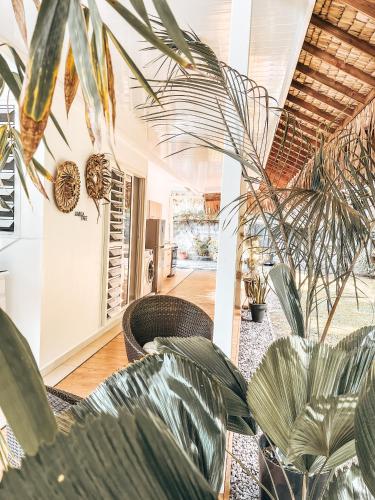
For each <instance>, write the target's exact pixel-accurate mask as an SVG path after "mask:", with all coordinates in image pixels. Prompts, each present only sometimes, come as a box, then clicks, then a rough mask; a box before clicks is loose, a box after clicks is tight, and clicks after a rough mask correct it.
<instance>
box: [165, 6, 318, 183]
mask: <svg viewBox="0 0 375 500" xmlns="http://www.w3.org/2000/svg"><path fill="white" fill-rule="evenodd" d="M249 1H251V0H249ZM169 3H170V5H171V7H172V9H173V12H174V13H175V15H176V17H177V20H178V21H179V23H180V25H181V26H182V27H186V26H188V27H189V26H190V27H191V28H192V29H193V30H194V31H195V32H196V33H197V34H198V35H199V37H200V38H202V39H203V40H204V41H205V42H207V43H208V44H209V45H210V46H211V47H212V48H213V49H214V50H215V51H216V53H217V54H218V56H219V58H220V59H221V60H223V61H227V59H228V53H229V43H230V16H231V5H232V0H205V1H204V2H202V0H189V1H186V0H169ZM314 3H315V1H314V0H252V18H251V36H250V56H249V77H250V78H252V79H253V80H255V81H256V82H257V83H258V84H260V85H263V86H265V87H266V88H267V89H268V91H269V93H270V95H272V96H273V97H275V98H276V99H277V101H278V102H279V104H281V105H282V104H283V103H284V100H285V97H286V95H287V92H288V89H289V86H290V82H291V79H292V76H293V73H294V69H295V66H296V63H297V60H298V56H299V53H300V50H301V46H302V43H303V40H304V37H305V33H306V29H307V26H308V23H309V20H310V17H311V13H312V9H313V6H314ZM246 46H247V41H246V40H244V50H246ZM276 124H277V117H276V115H275V119H274V123H273V124H272V123H271V126H270V129H271V130H272V126H274V127H276ZM178 149H179V148H178V145H175V144H166V145H164V147H163V148H162V149H161V153H162V155H163V157H166V156H167V155H169V154H171V153H173V152H174V151H176V150H178ZM167 163H168V167H169V169H171V170H172V171H173V172H175V173H176V175H178V176H181V177H183V178H184V179H189V181H190V183H191V185H193V187H195V189H196V190H197V191H200V192H210V191H211V192H213V191H220V187H221V164H222V157H221V155H219V154H217V153H214V152H210V151H208V150H203V149H200V150H193V151H187V152H184V153H181V154H178V155H174V156H172V157H171V158H170V159H167Z"/></svg>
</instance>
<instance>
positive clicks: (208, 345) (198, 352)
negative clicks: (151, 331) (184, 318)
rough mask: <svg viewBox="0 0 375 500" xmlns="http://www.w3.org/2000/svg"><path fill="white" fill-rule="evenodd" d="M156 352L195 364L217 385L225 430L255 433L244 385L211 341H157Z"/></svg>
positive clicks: (245, 385) (188, 339) (171, 338)
mask: <svg viewBox="0 0 375 500" xmlns="http://www.w3.org/2000/svg"><path fill="white" fill-rule="evenodd" d="M154 345H155V348H156V350H157V351H158V352H162V353H164V352H173V353H176V354H178V355H181V356H185V357H187V358H188V359H190V360H192V361H194V362H195V363H197V365H199V366H200V367H201V368H202V369H204V370H205V371H207V372H208V373H209V374H210V375H211V376H213V377H214V378H215V380H216V381H217V382H218V383H219V385H220V388H221V392H222V395H223V398H224V403H225V407H226V410H227V414H228V430H231V431H234V432H240V433H241V434H253V433H254V432H256V423H255V421H254V420H253V419H252V418H251V416H250V412H249V408H248V406H247V403H246V390H247V382H246V380H245V379H244V377H243V375H242V374H241V372H240V371H239V370H238V369H237V368H236V367H235V366H234V365H233V363H232V362H231V361H230V360H229V359H228V358H227V356H225V354H224V353H223V352H222V351H221V350H220V349H219V348H218V347H217V346H216V345H215V344H213V343H212V342H211V341H210V340H208V339H205V338H203V337H187V338H177V337H158V338H156V339H155V340H154Z"/></svg>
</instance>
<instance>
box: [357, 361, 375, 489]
mask: <svg viewBox="0 0 375 500" xmlns="http://www.w3.org/2000/svg"><path fill="white" fill-rule="evenodd" d="M354 434H355V440H356V450H357V456H358V462H359V466H360V468H361V471H362V475H363V479H364V481H365V483H366V485H367V487H368V489H369V490H370V491H371V493H372V494H373V495H374V496H375V454H374V450H375V364H373V365H372V368H371V370H370V371H369V372H368V376H367V380H366V382H365V383H364V385H363V387H362V390H361V393H360V397H359V401H358V406H357V411H356V414H355V420H354Z"/></svg>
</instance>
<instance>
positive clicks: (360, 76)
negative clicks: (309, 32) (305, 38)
mask: <svg viewBox="0 0 375 500" xmlns="http://www.w3.org/2000/svg"><path fill="white" fill-rule="evenodd" d="M302 49H303V50H305V51H306V52H308V53H309V54H311V55H312V56H315V57H318V58H319V59H320V60H321V61H324V62H326V63H328V64H329V65H330V66H334V67H335V68H337V69H339V70H340V71H343V72H344V73H346V74H347V75H350V76H352V77H353V78H356V79H357V80H360V81H362V82H363V83H366V84H367V85H370V86H371V87H375V78H374V77H373V76H371V75H370V74H369V73H366V72H365V71H362V70H361V69H359V68H356V67H355V66H353V65H352V64H348V63H346V62H344V61H343V60H342V59H338V58H337V57H335V56H333V55H332V54H330V53H329V52H327V51H326V50H323V49H320V48H319V47H317V46H316V45H312V44H311V43H308V42H303V45H302Z"/></svg>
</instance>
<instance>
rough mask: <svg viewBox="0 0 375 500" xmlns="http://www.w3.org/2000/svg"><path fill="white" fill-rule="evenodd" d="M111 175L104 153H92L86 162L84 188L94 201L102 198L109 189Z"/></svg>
mask: <svg viewBox="0 0 375 500" xmlns="http://www.w3.org/2000/svg"><path fill="white" fill-rule="evenodd" d="M111 183H112V177H111V169H110V164H109V160H107V158H106V157H105V155H104V154H93V155H91V156H89V158H88V160H87V162H86V190H87V194H88V195H89V196H90V198H92V199H93V200H95V201H99V200H102V199H103V198H105V197H106V196H107V194H108V193H109V191H110V189H111Z"/></svg>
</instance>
